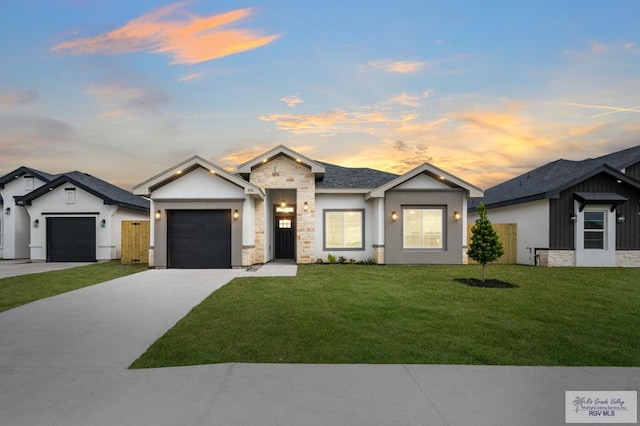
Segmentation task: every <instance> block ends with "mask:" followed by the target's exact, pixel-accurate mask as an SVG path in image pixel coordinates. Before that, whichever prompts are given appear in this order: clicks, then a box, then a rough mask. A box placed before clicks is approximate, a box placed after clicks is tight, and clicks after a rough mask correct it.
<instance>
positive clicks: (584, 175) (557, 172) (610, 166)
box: [469, 145, 640, 208]
mask: <svg viewBox="0 0 640 426" xmlns="http://www.w3.org/2000/svg"><path fill="white" fill-rule="evenodd" d="M638 162H640V145H638V146H636V147H632V148H628V149H624V150H622V151H618V152H614V153H611V154H607V155H603V156H601V157H597V158H588V159H586V160H582V161H570V160H556V161H552V162H550V163H547V164H545V165H543V166H540V167H538V168H536V169H533V170H531V171H529V172H527V173H524V174H522V175H520V176H517V177H515V178H513V179H510V180H508V181H506V182H503V183H500V184H498V185H495V186H493V187H491V188H489V189H487V190H486V191H485V194H484V198H483V199H482V200H474V202H472V203H470V204H469V207H470V208H475V207H476V206H477V205H478V204H479V203H480V201H482V202H484V204H485V205H486V206H487V207H502V206H507V205H512V204H519V203H524V202H529V201H534V200H541V199H545V198H557V197H559V196H560V192H562V191H564V190H565V189H568V188H570V187H572V186H573V185H575V184H577V183H579V182H582V181H584V180H586V179H589V178H591V177H593V176H595V175H597V174H599V173H606V174H609V175H611V176H613V177H615V178H616V179H618V180H621V181H623V182H626V183H628V184H631V185H633V186H637V185H639V184H640V182H638V181H636V180H635V179H632V178H631V177H629V176H627V175H625V174H624V173H621V172H620V170H622V169H624V168H626V167H629V166H631V165H634V164H636V163H638Z"/></svg>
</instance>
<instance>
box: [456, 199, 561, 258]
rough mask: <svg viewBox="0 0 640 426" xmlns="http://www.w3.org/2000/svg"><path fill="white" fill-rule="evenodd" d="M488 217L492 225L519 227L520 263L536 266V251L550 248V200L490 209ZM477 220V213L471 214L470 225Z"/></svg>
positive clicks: (518, 255) (518, 254) (518, 256)
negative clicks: (506, 224) (510, 224)
mask: <svg viewBox="0 0 640 426" xmlns="http://www.w3.org/2000/svg"><path fill="white" fill-rule="evenodd" d="M487 216H488V218H489V220H490V221H491V222H492V223H515V224H517V225H518V228H517V229H518V231H517V232H518V240H517V250H518V253H517V262H518V263H520V264H523V265H534V264H535V258H534V257H535V253H534V250H535V249H536V248H548V247H549V200H537V201H532V202H529V203H522V204H516V205H513V206H507V207H499V208H495V209H490V210H488V211H487ZM476 219H478V213H477V212H472V213H469V218H468V221H469V223H474V222H475V221H476Z"/></svg>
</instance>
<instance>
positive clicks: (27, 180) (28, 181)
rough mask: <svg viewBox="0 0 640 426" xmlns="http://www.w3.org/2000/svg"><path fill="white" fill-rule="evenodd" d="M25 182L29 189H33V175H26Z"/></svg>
mask: <svg viewBox="0 0 640 426" xmlns="http://www.w3.org/2000/svg"><path fill="white" fill-rule="evenodd" d="M24 184H25V188H26V190H27V191H33V176H25V177H24Z"/></svg>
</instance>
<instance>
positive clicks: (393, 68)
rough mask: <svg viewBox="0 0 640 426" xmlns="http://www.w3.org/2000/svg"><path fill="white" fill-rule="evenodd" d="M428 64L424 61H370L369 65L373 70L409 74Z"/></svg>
mask: <svg viewBox="0 0 640 426" xmlns="http://www.w3.org/2000/svg"><path fill="white" fill-rule="evenodd" d="M426 64H427V63H426V62H423V61H396V62H391V61H370V62H369V63H368V65H369V66H370V67H372V68H375V69H378V70H381V71H384V72H394V73H400V74H408V73H412V72H416V71H419V70H420V69H422V68H423V67H424V66H425V65H426Z"/></svg>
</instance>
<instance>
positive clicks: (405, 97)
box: [387, 90, 432, 107]
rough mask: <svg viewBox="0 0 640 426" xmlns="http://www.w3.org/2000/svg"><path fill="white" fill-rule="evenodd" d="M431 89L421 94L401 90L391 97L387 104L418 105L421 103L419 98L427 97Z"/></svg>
mask: <svg viewBox="0 0 640 426" xmlns="http://www.w3.org/2000/svg"><path fill="white" fill-rule="evenodd" d="M431 93H432V91H431V90H427V91H424V92H422V94H421V95H411V94H409V93H407V92H402V93H401V94H399V95H397V96H394V97H392V98H391V99H389V100H388V101H387V103H389V104H398V105H404V106H409V107H420V106H422V104H421V103H420V99H424V98H427V97H429V96H430V95H431Z"/></svg>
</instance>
